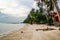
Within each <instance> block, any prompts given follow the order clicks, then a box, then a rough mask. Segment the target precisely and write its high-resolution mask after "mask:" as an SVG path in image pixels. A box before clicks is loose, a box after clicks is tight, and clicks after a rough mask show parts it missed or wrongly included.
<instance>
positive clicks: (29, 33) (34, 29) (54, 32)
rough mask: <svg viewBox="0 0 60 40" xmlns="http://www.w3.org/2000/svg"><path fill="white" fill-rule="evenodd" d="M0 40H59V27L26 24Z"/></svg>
mask: <svg viewBox="0 0 60 40" xmlns="http://www.w3.org/2000/svg"><path fill="white" fill-rule="evenodd" d="M47 28H53V29H51V30H50V29H49V30H47ZM43 29H44V30H43ZM0 40H60V30H59V27H55V26H48V25H44V24H33V25H31V24H26V25H25V26H24V27H23V28H21V29H19V30H15V31H12V32H10V33H8V34H7V35H5V36H3V37H1V38H0Z"/></svg>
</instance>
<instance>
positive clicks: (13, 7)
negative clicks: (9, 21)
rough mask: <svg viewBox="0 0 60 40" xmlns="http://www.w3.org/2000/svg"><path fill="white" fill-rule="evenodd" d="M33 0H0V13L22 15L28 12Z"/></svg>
mask: <svg viewBox="0 0 60 40" xmlns="http://www.w3.org/2000/svg"><path fill="white" fill-rule="evenodd" d="M33 5H34V0H30V1H29V0H0V9H2V10H0V11H1V12H2V13H5V14H9V15H11V16H15V17H23V16H27V15H28V14H29V11H30V10H31V8H33V7H34V6H33Z"/></svg>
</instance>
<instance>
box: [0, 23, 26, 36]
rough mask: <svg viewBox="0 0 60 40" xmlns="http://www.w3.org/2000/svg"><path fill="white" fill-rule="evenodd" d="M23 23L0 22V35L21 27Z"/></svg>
mask: <svg viewBox="0 0 60 40" xmlns="http://www.w3.org/2000/svg"><path fill="white" fill-rule="evenodd" d="M24 25H25V24H24V23H20V24H8V23H0V36H1V35H3V34H5V33H8V32H10V31H14V30H18V29H20V28H22V27H23V26H24Z"/></svg>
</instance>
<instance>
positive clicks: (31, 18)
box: [24, 9, 47, 23]
mask: <svg viewBox="0 0 60 40" xmlns="http://www.w3.org/2000/svg"><path fill="white" fill-rule="evenodd" d="M24 22H25V23H40V22H42V23H46V22H47V21H46V16H45V15H43V14H42V13H41V12H40V11H39V10H36V11H35V10H34V9H32V10H31V11H30V14H29V15H28V17H27V18H26V20H25V21H24Z"/></svg>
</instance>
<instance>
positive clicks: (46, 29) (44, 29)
mask: <svg viewBox="0 0 60 40" xmlns="http://www.w3.org/2000/svg"><path fill="white" fill-rule="evenodd" d="M38 30H42V31H48V30H56V29H54V28H48V27H47V28H43V29H36V31H38Z"/></svg>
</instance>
